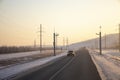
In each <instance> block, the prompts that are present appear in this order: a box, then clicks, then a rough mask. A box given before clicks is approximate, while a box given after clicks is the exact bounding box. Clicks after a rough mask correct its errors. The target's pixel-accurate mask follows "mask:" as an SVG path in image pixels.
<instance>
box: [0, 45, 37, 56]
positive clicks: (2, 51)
mask: <svg viewBox="0 0 120 80" xmlns="http://www.w3.org/2000/svg"><path fill="white" fill-rule="evenodd" d="M35 50H37V48H33V47H28V46H27V47H26V46H21V47H16V46H11V47H8V46H1V47H0V54H5V53H16V52H27V51H35Z"/></svg>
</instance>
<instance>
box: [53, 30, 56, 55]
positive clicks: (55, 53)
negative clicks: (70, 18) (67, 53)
mask: <svg viewBox="0 0 120 80" xmlns="http://www.w3.org/2000/svg"><path fill="white" fill-rule="evenodd" d="M55 42H56V40H55V32H54V33H53V48H54V56H56V51H55V48H56V47H55V45H56V44H55Z"/></svg>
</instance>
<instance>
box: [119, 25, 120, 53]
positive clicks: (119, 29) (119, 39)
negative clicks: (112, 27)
mask: <svg viewBox="0 0 120 80" xmlns="http://www.w3.org/2000/svg"><path fill="white" fill-rule="evenodd" d="M119 52H120V24H119Z"/></svg>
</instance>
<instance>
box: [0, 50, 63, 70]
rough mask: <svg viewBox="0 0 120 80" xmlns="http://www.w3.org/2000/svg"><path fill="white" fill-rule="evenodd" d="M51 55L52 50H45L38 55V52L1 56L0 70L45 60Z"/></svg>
mask: <svg viewBox="0 0 120 80" xmlns="http://www.w3.org/2000/svg"><path fill="white" fill-rule="evenodd" d="M56 53H57V54H59V53H61V50H57V51H56ZM52 55H53V50H45V51H42V53H40V52H39V51H32V52H20V53H12V54H1V55H0V69H2V68H5V67H9V66H13V65H17V64H21V63H25V62H30V61H33V60H37V59H40V58H45V57H48V56H52Z"/></svg>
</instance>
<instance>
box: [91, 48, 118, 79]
mask: <svg viewBox="0 0 120 80" xmlns="http://www.w3.org/2000/svg"><path fill="white" fill-rule="evenodd" d="M89 52H90V55H91V57H92V60H93V61H94V63H95V65H96V66H97V69H98V72H99V73H100V75H101V77H102V80H120V52H119V51H117V50H104V51H103V52H102V55H100V54H99V51H98V50H91V49H89Z"/></svg>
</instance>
